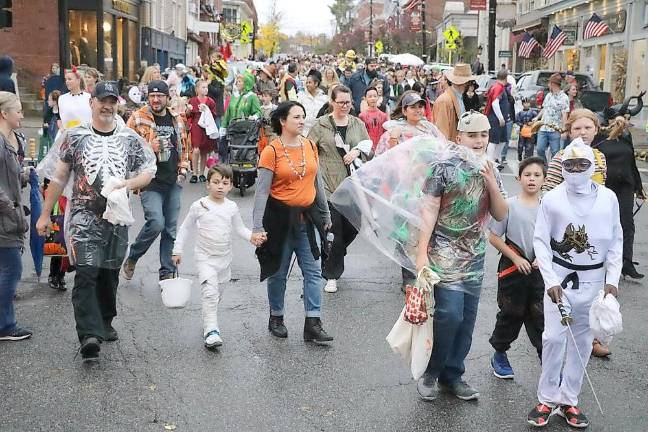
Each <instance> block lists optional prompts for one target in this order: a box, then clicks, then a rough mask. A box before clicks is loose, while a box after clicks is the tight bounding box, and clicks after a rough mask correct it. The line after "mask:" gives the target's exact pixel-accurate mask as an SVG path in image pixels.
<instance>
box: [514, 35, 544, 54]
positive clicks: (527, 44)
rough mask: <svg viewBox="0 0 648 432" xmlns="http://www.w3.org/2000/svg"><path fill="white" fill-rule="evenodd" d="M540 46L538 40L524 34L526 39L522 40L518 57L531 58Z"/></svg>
mask: <svg viewBox="0 0 648 432" xmlns="http://www.w3.org/2000/svg"><path fill="white" fill-rule="evenodd" d="M539 45H540V44H539V43H538V41H537V40H535V38H534V37H533V36H531V35H530V34H529V33H527V32H524V37H523V38H522V41H521V42H520V46H519V48H518V56H520V57H522V58H529V57H530V56H531V52H532V51H533V49H534V48H535V47H537V46H539Z"/></svg>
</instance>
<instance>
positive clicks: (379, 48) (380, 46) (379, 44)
mask: <svg viewBox="0 0 648 432" xmlns="http://www.w3.org/2000/svg"><path fill="white" fill-rule="evenodd" d="M374 49H375V50H376V54H382V52H383V49H384V46H383V43H382V41H379V40H377V41H376V43H375V44H374Z"/></svg>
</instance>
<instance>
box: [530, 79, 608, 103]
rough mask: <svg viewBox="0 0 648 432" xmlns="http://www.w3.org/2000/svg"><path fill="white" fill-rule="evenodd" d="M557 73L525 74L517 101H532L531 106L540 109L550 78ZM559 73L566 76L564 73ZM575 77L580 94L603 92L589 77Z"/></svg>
mask: <svg viewBox="0 0 648 432" xmlns="http://www.w3.org/2000/svg"><path fill="white" fill-rule="evenodd" d="M556 72H558V71H551V70H535V71H530V72H526V73H523V74H522V75H521V76H520V77H519V78H518V80H517V90H518V91H517V93H518V94H517V99H523V98H528V99H529V100H530V101H531V106H535V107H538V108H540V107H541V106H542V101H543V100H544V97H545V94H546V93H547V92H548V91H549V77H550V76H551V75H553V74H554V73H556ZM558 73H560V74H562V75H563V76H564V73H563V72H558ZM574 76H575V77H576V82H577V83H578V90H579V92H581V93H582V92H588V94H589V95H592V94H593V93H592V92H594V93H596V92H599V91H600V90H601V89H600V88H599V86H597V85H596V84H595V83H594V80H592V78H591V77H590V76H589V75H586V74H582V73H578V72H576V73H574ZM601 93H604V92H601ZM610 103H611V101H610Z"/></svg>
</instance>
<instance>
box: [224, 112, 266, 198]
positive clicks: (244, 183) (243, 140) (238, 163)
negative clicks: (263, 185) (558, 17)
mask: <svg viewBox="0 0 648 432" xmlns="http://www.w3.org/2000/svg"><path fill="white" fill-rule="evenodd" d="M261 127H262V120H244V119H241V120H236V121H234V122H232V123H230V125H229V127H228V128H227V142H228V147H229V164H230V166H231V167H232V171H233V172H234V187H236V188H238V189H239V191H240V193H241V196H244V195H245V191H246V189H247V188H249V187H250V186H252V185H254V182H255V181H256V177H257V163H258V160H259V154H258V147H257V144H258V142H259V133H260V129H261Z"/></svg>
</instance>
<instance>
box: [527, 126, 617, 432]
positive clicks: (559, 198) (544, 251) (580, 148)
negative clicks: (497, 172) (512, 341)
mask: <svg viewBox="0 0 648 432" xmlns="http://www.w3.org/2000/svg"><path fill="white" fill-rule="evenodd" d="M593 172H594V153H593V152H592V149H591V148H590V147H589V146H587V145H585V144H584V143H583V141H582V140H581V139H580V138H578V139H576V140H574V141H573V142H572V143H571V144H570V145H569V146H567V148H565V150H564V156H563V160H562V174H563V177H564V179H565V181H564V182H563V183H561V184H560V185H559V186H557V187H556V188H555V189H553V190H552V191H550V192H548V193H547V194H546V195H545V196H544V198H543V199H542V202H541V204H540V209H539V211H538V218H537V220H536V224H535V234H534V242H533V247H534V250H535V254H536V258H537V261H538V266H539V267H540V272H541V273H542V278H543V279H544V284H545V289H546V291H547V296H545V299H544V314H545V320H544V322H545V327H544V333H543V334H542V374H541V375H540V381H539V383H538V401H539V403H538V405H536V407H535V408H534V409H533V410H531V412H530V413H529V415H528V417H527V421H528V423H529V424H531V425H533V426H546V425H547V422H548V420H549V417H550V416H551V415H552V414H554V413H555V414H558V415H559V416H561V417H563V418H565V421H566V422H567V424H568V425H569V426H572V427H576V428H585V427H587V426H588V425H589V422H588V420H587V417H585V414H583V412H582V411H581V410H580V409H579V408H578V395H579V393H580V390H581V385H582V383H583V375H584V371H583V367H582V365H581V360H582V362H583V364H584V365H587V362H588V360H589V358H590V353H591V351H592V340H593V336H592V332H591V331H590V326H589V312H590V307H591V306H592V302H593V301H594V300H595V298H596V296H597V294H598V292H599V291H600V290H602V289H603V290H604V292H605V294H606V295H608V294H611V295H613V296H615V297H616V295H617V288H618V286H619V278H620V276H621V265H622V252H623V233H622V230H621V223H620V219H619V203H618V201H617V198H616V196H615V195H614V193H613V192H612V191H610V190H609V189H608V188H606V187H605V186H601V185H599V184H596V183H594V182H592V180H591V176H592V174H593ZM560 302H562V304H563V305H564V308H565V310H566V312H567V313H568V314H570V315H571V317H572V319H573V321H572V323H571V329H572V331H573V333H574V339H575V340H576V345H577V347H578V352H580V355H581V357H582V359H579V358H578V354H577V351H576V347H575V346H574V342H573V340H572V338H571V336H569V333H568V332H569V330H568V329H567V327H566V326H564V325H563V324H561V314H560V312H559V310H558V307H557V303H560ZM565 349H566V350H567V352H566V354H565ZM563 359H564V367H563ZM561 369H562V379H561Z"/></svg>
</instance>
